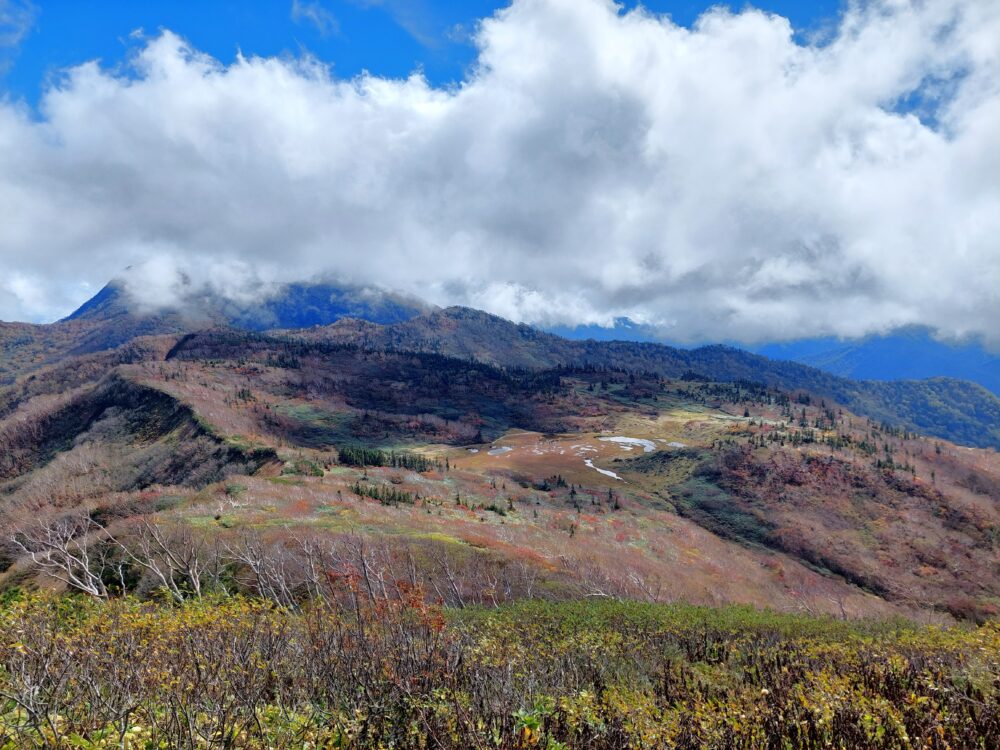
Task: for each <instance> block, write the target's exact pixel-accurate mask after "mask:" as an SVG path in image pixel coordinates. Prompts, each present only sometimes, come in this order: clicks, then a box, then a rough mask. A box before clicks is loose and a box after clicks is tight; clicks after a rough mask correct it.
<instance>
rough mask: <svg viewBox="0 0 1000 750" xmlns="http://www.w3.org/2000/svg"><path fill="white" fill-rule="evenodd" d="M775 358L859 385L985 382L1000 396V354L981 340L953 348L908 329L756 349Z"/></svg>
mask: <svg viewBox="0 0 1000 750" xmlns="http://www.w3.org/2000/svg"><path fill="white" fill-rule="evenodd" d="M753 351H754V352H756V353H757V354H763V355H764V356H765V357H771V358H772V359H786V360H791V361H794V362H801V363H802V364H805V365H810V366H812V367H818V368H820V369H821V370H826V371H827V372H830V373H833V374H834V375H840V376H841V377H845V378H854V379H857V380H920V379H923V378H932V377H952V378H961V379H962V380H971V381H973V382H975V383H979V384H980V385H981V386H983V387H984V388H988V389H989V390H991V391H993V393H996V394H998V395H1000V354H991V353H990V352H989V351H987V350H986V349H985V348H984V347H983V345H982V344H981V343H980V342H979V341H967V342H961V343H948V342H946V341H939V340H938V339H936V338H934V331H933V330H932V329H930V328H925V327H923V326H908V327H905V328H900V329H897V330H895V331H892V332H891V333H887V334H882V335H873V336H866V337H865V338H862V339H853V340H842V339H835V338H822V339H803V340H801V341H793V342H789V343H783V344H767V345H764V346H759V347H755V348H754V349H753Z"/></svg>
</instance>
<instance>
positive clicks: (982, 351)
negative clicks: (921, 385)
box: [547, 318, 1000, 395]
mask: <svg viewBox="0 0 1000 750" xmlns="http://www.w3.org/2000/svg"><path fill="white" fill-rule="evenodd" d="M547 330H548V331H549V332H551V333H555V334H558V335H560V336H564V337H566V338H569V339H578V340H583V339H594V340H595V341H622V340H623V341H641V342H655V341H659V342H661V343H667V344H669V345H671V346H677V344H675V343H674V342H672V341H669V340H666V341H664V340H663V339H662V338H661V337H659V336H658V335H657V331H656V329H654V328H651V327H649V326H644V325H640V324H638V323H635V322H633V321H631V320H629V319H628V318H619V319H617V320H616V321H615V324H614V326H611V327H601V326H596V325H588V326H576V327H570V326H558V327H550V328H548V329H547ZM934 334H935V331H934V329H932V328H928V327H926V326H916V325H914V326H904V327H901V328H897V329H895V330H892V331H890V332H888V333H884V334H872V335H870V336H864V337H861V338H855V339H839V338H836V337H833V336H830V337H824V338H809V339H799V340H796V341H787V342H767V343H764V344H759V345H757V346H742V345H737V346H738V348H742V349H746V350H747V351H750V352H753V353H754V354H761V355H763V356H765V357H769V358H771V359H779V360H786V361H789V362H799V363H800V364H804V365H809V366H810V367H818V368H819V369H821V370H825V371H826V372H829V373H832V374H833V375H839V376H840V377H843V378H852V379H854V380H923V379H925V378H939V377H947V378H958V379H960V380H970V381H972V382H973V383H978V384H979V385H981V386H983V387H984V388H987V389H989V390H990V391H992V392H993V393H995V394H997V395H1000V352H996V353H994V352H990V351H989V350H987V349H986V348H985V347H984V346H983V344H982V342H981V341H980V340H978V339H969V340H965V341H947V340H942V339H939V338H937V337H935V335H934ZM680 348H690V347H687V346H681V347H680Z"/></svg>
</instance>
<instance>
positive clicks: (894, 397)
mask: <svg viewBox="0 0 1000 750" xmlns="http://www.w3.org/2000/svg"><path fill="white" fill-rule="evenodd" d="M296 335H297V336H298V337H300V338H305V339H307V340H312V341H332V342H347V343H353V344H356V345H358V346H362V347H371V348H377V349H382V348H390V349H399V350H416V351H427V352H436V353H441V354H447V355H448V356H453V357H463V358H472V359H476V360H478V361H482V362H489V363H491V364H494V365H498V366H504V367H524V368H546V367H556V366H594V367H605V368H612V369H613V368H621V369H626V370H637V371H641V372H650V373H657V374H659V375H663V376H665V377H674V378H676V377H681V376H682V375H685V374H696V375H700V376H702V377H705V378H708V379H709V380H717V381H735V380H740V379H745V380H756V381H760V382H764V383H767V384H769V385H774V386H777V387H780V388H783V389H786V390H798V389H801V390H805V391H809V392H811V393H814V394H818V395H821V396H824V397H826V398H829V399H831V400H833V401H836V402H838V403H841V404H843V405H844V406H846V407H848V408H850V409H852V410H854V411H856V412H857V413H859V414H863V415H866V416H869V417H871V418H872V419H875V420H878V421H886V422H891V423H894V424H897V425H900V426H905V427H906V428H908V429H912V430H917V431H921V432H924V433H926V434H929V435H933V436H937V437H941V438H944V439H949V440H954V441H957V442H960V443H964V444H968V445H975V446H979V447H994V448H996V447H1000V398H997V397H996V396H995V395H994V394H992V393H990V392H988V391H987V390H986V389H984V388H982V387H981V386H978V385H976V384H974V383H970V382H966V381H959V380H953V379H950V378H934V379H930V380H923V381H893V382H881V381H855V380H849V379H847V378H841V377H836V376H834V375H830V374H829V373H826V372H823V371H821V370H818V369H815V368H812V367H807V366H804V365H800V364H797V363H794V362H782V361H776V360H770V359H767V358H766V357H762V356H759V355H754V354H750V353H748V352H744V351H741V350H738V349H733V348H731V347H724V346H707V347H702V348H699V349H693V350H687V349H676V348H673V347H668V346H664V345H661V344H654V343H641V342H626V341H571V340H568V339H564V338H561V337H559V336H555V335H553V334H548V333H544V332H541V331H538V330H537V329H535V328H532V327H530V326H525V325H515V324H513V323H511V322H509V321H506V320H504V319H503V318H499V317H496V316H493V315H489V314H487V313H484V312H481V311H478V310H470V309H468V308H460V307H452V308H448V309H446V310H440V311H433V312H430V313H427V314H424V315H420V316H417V317H415V318H413V319H411V320H409V321H405V322H403V323H398V324H394V325H386V326H380V325H376V324H372V323H370V322H367V321H356V320H343V321H340V322H339V323H337V324H334V325H332V326H327V327H324V328H319V329H314V330H310V331H307V332H303V333H300V334H296Z"/></svg>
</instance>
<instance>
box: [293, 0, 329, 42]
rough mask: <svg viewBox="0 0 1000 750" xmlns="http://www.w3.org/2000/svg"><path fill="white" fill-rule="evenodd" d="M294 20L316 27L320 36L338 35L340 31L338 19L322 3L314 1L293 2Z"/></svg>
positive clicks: (296, 0) (297, 0)
mask: <svg viewBox="0 0 1000 750" xmlns="http://www.w3.org/2000/svg"><path fill="white" fill-rule="evenodd" d="M291 15H292V20H293V21H294V22H295V23H303V22H305V23H308V24H311V25H312V26H313V27H315V29H316V31H318V32H319V34H320V36H329V35H330V34H336V33H337V31H338V30H339V29H340V25H339V24H338V23H337V18H336V17H335V16H334V15H333V13H331V12H330V11H329V10H327V9H326V8H324V7H323V6H322V5H320V3H318V2H315V0H313V1H312V2H310V0H292V13H291Z"/></svg>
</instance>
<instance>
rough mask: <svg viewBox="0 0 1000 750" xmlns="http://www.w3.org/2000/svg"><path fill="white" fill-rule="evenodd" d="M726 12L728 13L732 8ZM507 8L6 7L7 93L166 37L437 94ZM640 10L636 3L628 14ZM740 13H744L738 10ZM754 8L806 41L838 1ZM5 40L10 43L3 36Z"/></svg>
mask: <svg viewBox="0 0 1000 750" xmlns="http://www.w3.org/2000/svg"><path fill="white" fill-rule="evenodd" d="M723 4H724V3H723ZM504 5H506V3H499V2H492V1H490V0H299V2H297V3H293V2H292V1H291V0H259V1H257V2H249V1H247V0H141V1H140V2H137V1H136V0H32V2H27V1H26V0H0V14H2V13H3V9H4V8H5V7H6V8H7V9H8V13H10V12H12V11H18V21H19V22H20V23H29V24H30V26H28V28H26V29H23V33H22V34H20V35H19V36H20V37H21V38H20V41H19V43H18V45H17V48H16V49H15V50H9V51H8V52H7V53H6V57H7V61H6V68H7V69H6V73H5V74H0V89H3V90H6V91H7V92H8V93H9V94H10V95H11V96H13V97H14V98H16V99H20V100H24V101H27V102H30V103H31V104H35V103H37V101H38V98H39V95H40V93H41V91H42V90H43V88H44V86H45V85H46V83H47V82H48V81H51V80H52V77H53V76H54V75H57V74H58V72H59V71H60V70H62V69H64V68H67V67H69V66H72V65H76V64H79V63H81V62H84V61H87V60H94V59H100V60H101V62H102V64H103V65H105V66H108V67H113V66H115V65H116V64H118V63H119V62H121V61H122V60H123V59H125V58H126V56H127V55H128V53H129V51H130V50H131V49H133V48H135V47H136V45H137V43H138V42H137V40H136V39H134V38H132V37H131V34H132V32H134V31H136V30H137V29H142V30H143V31H144V32H145V33H146V34H155V33H156V32H157V31H159V30H160V29H163V28H167V29H171V30H172V31H174V32H176V33H178V34H180V35H181V36H183V37H185V38H186V39H187V40H188V41H190V42H191V44H192V46H194V47H195V48H196V49H199V50H201V51H203V52H207V53H208V54H210V55H212V56H213V57H215V58H216V59H218V60H220V61H222V62H226V63H228V62H230V61H231V60H232V59H233V58H234V57H235V55H236V53H237V50H242V52H243V53H244V54H245V55H260V56H274V55H283V54H291V55H299V54H301V53H303V52H306V51H307V52H309V53H311V54H312V55H315V56H316V57H318V58H319V59H321V60H323V61H324V62H326V63H329V64H332V65H333V69H334V71H335V74H336V75H337V76H339V77H345V78H349V77H353V76H355V75H356V74H358V73H359V72H361V71H363V70H368V71H369V72H371V73H374V74H376V75H380V76H386V77H394V78H395V77H403V76H406V75H407V74H409V73H410V72H412V71H413V70H414V69H417V68H419V69H422V70H423V71H424V74H425V75H426V76H427V77H428V79H429V80H430V81H431V82H432V83H433V84H435V85H446V84H448V83H449V82H453V81H458V80H461V79H462V77H463V76H464V73H465V71H466V69H467V67H468V65H469V64H470V63H471V61H472V60H473V58H474V56H475V50H474V49H473V46H472V44H471V42H470V39H469V34H470V32H472V31H473V30H474V29H475V26H476V22H477V20H478V19H480V18H483V17H487V16H490V15H492V14H493V13H494V12H495V11H496V10H497V9H499V8H502V7H504ZM635 5H636V3H635V2H632V1H631V0H629V1H628V2H626V3H625V6H626V7H633V6H635ZM644 5H645V7H647V8H649V9H650V10H652V11H655V12H657V13H668V14H670V16H671V18H672V19H673V20H674V21H675V22H676V23H680V24H683V25H690V24H691V23H693V22H694V21H695V19H697V17H698V16H699V15H700V14H701V13H702V12H704V10H705V9H706V8H708V7H710V6H711V5H715V3H707V2H704V1H703V0H702V1H699V2H691V1H690V0H648V2H646V3H644ZM730 5H731V6H732V7H733V8H734V9H736V10H739V9H741V8H743V7H745V5H746V4H745V3H730ZM752 5H754V6H756V7H759V8H762V9H765V10H768V11H771V12H774V13H777V14H780V15H783V16H785V17H787V18H788V19H790V20H791V22H792V24H793V25H794V27H795V28H796V29H797V30H799V31H800V32H802V33H809V32H810V31H813V30H816V29H819V28H822V27H823V25H824V24H825V23H827V22H828V21H829V20H830V19H831V18H834V17H835V16H836V15H837V13H838V10H839V8H840V5H841V3H840V2H839V1H838V0H814V1H813V2H802V1H801V0H798V1H797V0H760V1H759V2H756V3H752ZM0 38H2V35H0Z"/></svg>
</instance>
